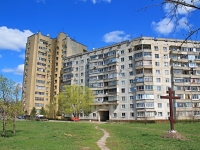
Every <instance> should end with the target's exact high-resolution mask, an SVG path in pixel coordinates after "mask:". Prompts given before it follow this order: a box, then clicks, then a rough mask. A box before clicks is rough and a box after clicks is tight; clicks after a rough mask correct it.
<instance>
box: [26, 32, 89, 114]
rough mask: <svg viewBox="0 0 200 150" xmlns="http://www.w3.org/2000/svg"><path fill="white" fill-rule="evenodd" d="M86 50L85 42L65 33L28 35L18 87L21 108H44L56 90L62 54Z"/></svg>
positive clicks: (69, 54) (65, 55) (29, 110)
mask: <svg viewBox="0 0 200 150" xmlns="http://www.w3.org/2000/svg"><path fill="white" fill-rule="evenodd" d="M86 51H87V48H86V46H84V45H82V44H80V43H78V42H76V41H75V40H73V39H71V38H70V37H69V36H67V35H66V34H65V33H59V34H58V36H57V37H56V38H51V37H50V36H49V35H47V36H44V35H42V34H41V33H40V32H39V33H37V34H34V35H32V36H30V37H28V39H27V44H26V57H25V63H24V77H23V90H22V100H23V103H24V110H25V111H27V113H28V114H30V112H31V110H32V108H33V107H35V108H36V110H37V113H38V114H39V111H40V109H41V108H42V107H44V108H45V109H48V108H47V107H48V105H49V103H50V102H53V99H54V97H55V96H56V95H57V94H58V93H59V86H60V72H61V69H62V63H63V58H65V57H68V56H71V55H74V54H78V53H83V52H86Z"/></svg>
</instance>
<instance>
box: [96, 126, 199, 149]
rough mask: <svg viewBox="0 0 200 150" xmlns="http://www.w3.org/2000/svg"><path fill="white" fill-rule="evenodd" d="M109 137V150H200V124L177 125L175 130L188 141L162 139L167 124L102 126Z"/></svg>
mask: <svg viewBox="0 0 200 150" xmlns="http://www.w3.org/2000/svg"><path fill="white" fill-rule="evenodd" d="M99 127H100V128H103V129H106V130H107V131H108V132H109V133H110V135H111V137H110V138H109V139H108V140H107V146H108V147H109V148H111V150H200V123H194V124H193V123H192V124H190V123H187V124H181V123H178V124H176V125H175V129H176V130H177V131H178V132H179V133H181V134H182V135H183V136H185V137H186V138H187V139H188V140H186V141H181V140H176V139H166V138H165V139H164V138H161V135H163V134H165V133H166V132H167V131H168V130H169V124H147V125H145V124H116V123H113V124H102V125H99Z"/></svg>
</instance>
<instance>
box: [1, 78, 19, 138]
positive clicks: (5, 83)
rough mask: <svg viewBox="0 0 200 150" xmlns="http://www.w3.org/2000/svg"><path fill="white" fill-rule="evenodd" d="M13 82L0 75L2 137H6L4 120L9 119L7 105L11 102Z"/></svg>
mask: <svg viewBox="0 0 200 150" xmlns="http://www.w3.org/2000/svg"><path fill="white" fill-rule="evenodd" d="M14 84H15V83H14V82H13V81H12V80H9V79H7V78H5V77H3V76H2V75H0V108H1V112H2V116H3V121H2V123H3V126H2V134H1V136H2V137H5V135H6V120H7V118H8V117H9V116H8V112H9V108H10V106H9V104H10V103H11V102H12V101H13V87H14Z"/></svg>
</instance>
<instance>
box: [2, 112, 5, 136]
mask: <svg viewBox="0 0 200 150" xmlns="http://www.w3.org/2000/svg"><path fill="white" fill-rule="evenodd" d="M5 116H6V114H5V111H3V131H2V134H1V136H2V137H5V136H6V120H5Z"/></svg>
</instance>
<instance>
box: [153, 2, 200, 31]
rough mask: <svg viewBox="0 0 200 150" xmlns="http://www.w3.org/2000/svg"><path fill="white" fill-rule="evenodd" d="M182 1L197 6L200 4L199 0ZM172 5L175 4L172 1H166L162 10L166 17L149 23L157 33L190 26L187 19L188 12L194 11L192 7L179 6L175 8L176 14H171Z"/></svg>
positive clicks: (184, 28)
mask: <svg viewBox="0 0 200 150" xmlns="http://www.w3.org/2000/svg"><path fill="white" fill-rule="evenodd" d="M183 2H185V3H188V4H193V3H194V5H196V6H198V5H200V1H199V0H193V1H191V0H183ZM174 7H175V5H174V4H172V3H167V4H166V5H165V6H164V12H165V13H166V16H167V17H166V18H164V19H162V20H160V21H159V22H155V21H153V22H152V23H151V26H152V27H153V29H154V30H155V31H156V32H157V33H159V34H163V35H168V34H170V33H172V32H174V31H175V32H177V31H180V30H188V31H189V30H190V28H191V27H192V25H191V24H189V21H188V18H187V17H188V14H189V13H191V12H192V11H194V10H195V9H194V8H190V7H186V6H181V5H180V6H179V7H177V8H176V10H177V14H176V15H177V16H175V17H174V16H173V15H174V13H175V12H174V11H176V10H174ZM189 27H190V28H189Z"/></svg>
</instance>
